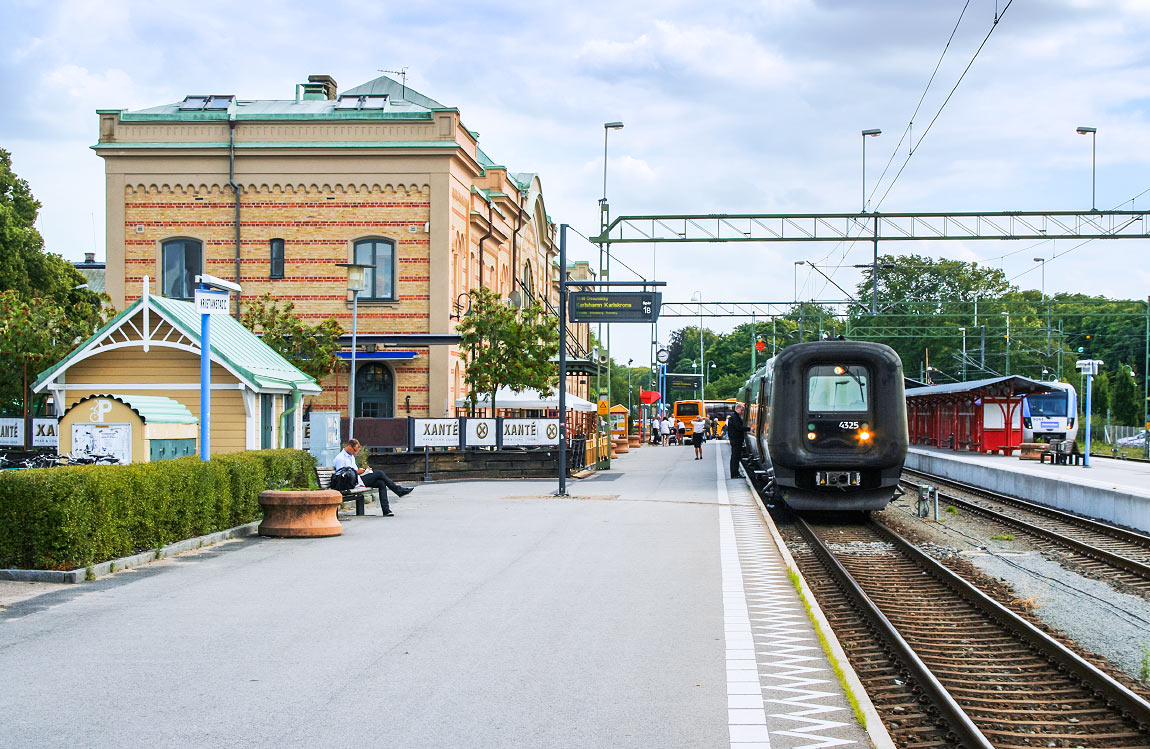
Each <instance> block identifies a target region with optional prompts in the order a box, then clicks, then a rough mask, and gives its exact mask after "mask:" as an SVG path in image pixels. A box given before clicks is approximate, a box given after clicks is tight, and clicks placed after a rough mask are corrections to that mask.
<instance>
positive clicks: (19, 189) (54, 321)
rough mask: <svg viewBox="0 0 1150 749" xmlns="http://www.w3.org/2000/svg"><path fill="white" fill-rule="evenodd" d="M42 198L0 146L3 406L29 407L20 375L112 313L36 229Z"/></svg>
mask: <svg viewBox="0 0 1150 749" xmlns="http://www.w3.org/2000/svg"><path fill="white" fill-rule="evenodd" d="M39 210H40V203H39V202H38V201H37V200H36V199H35V198H34V197H33V196H32V191H31V189H29V187H28V183H27V182H26V181H25V180H22V179H20V178H19V177H17V176H16V174H15V173H14V172H13V171H12V159H11V155H10V154H9V153H8V151H5V150H4V149H2V148H0V289H3V290H4V291H3V293H2V294H0V410H3V411H8V412H10V413H11V412H16V413H24V412H26V410H27V406H28V405H29V404H28V403H27V393H26V392H25V390H24V383H25V381H26V380H27V381H29V382H31V380H32V379H34V378H35V377H36V375H38V374H39V373H40V372H42V371H43V370H45V369H47V368H49V367H51V366H52V365H54V364H56V363H57V362H58V361H59V360H60V359H62V358H63V357H64V356H66V355H67V354H68V352H70V351H71V350H72V348H73V347H75V346H76V344H78V343H80V342H81V341H83V340H85V339H86V338H87V337H88V336H90V335H91V334H92V333H93V332H95V330H96V329H97V328H98V327H99V326H100V325H102V324H103V323H104V322H105V321H106V320H107V317H108V316H109V315H110V313H111V312H112V311H113V310H111V309H110V308H108V307H106V306H105V304H106V303H107V302H109V301H110V300H109V299H108V297H107V296H105V295H103V294H96V293H93V292H92V291H90V290H89V289H87V288H79V287H80V286H83V285H84V276H83V275H81V274H80V272H79V271H77V270H76V268H75V267H74V266H73V265H72V264H71V263H69V262H68V261H67V260H65V259H64V258H62V257H60V256H59V255H54V254H51V253H47V252H44V239H43V238H42V237H41V236H40V232H38V231H36V226H35V224H36V216H37V214H38V213H39Z"/></svg>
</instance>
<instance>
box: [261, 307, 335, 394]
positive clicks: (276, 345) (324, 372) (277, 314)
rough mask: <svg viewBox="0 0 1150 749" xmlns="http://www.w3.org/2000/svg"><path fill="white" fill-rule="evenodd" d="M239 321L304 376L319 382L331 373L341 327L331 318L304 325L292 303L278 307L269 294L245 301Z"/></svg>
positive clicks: (333, 368) (333, 369) (333, 367)
mask: <svg viewBox="0 0 1150 749" xmlns="http://www.w3.org/2000/svg"><path fill="white" fill-rule="evenodd" d="M241 322H242V323H243V324H244V327H246V328H247V329H248V330H250V331H252V332H253V333H262V335H263V342H264V343H266V344H267V345H269V346H271V347H272V348H273V349H275V350H276V351H277V352H278V353H279V354H280V355H281V356H282V357H283V358H285V359H287V360H288V361H290V362H291V363H292V364H294V365H295V366H296V367H298V368H299V369H300V370H301V371H302V372H303V373H304V374H306V375H310V376H311V377H314V378H315V379H316V380H322V379H323V378H324V377H327V376H328V375H329V374H331V373H332V372H334V371H335V368H336V365H337V364H338V362H339V357H338V354H339V348H340V345H339V337H340V336H341V335H343V328H341V327H340V325H339V323H338V322H336V319H335V318H334V317H329V318H328V319H326V320H324V321H323V322H321V323H319V324H318V325H308V324H307V323H305V322H304V321H303V320H302V319H300V317H299V315H297V314H296V313H295V305H294V304H292V303H291V302H288V303H286V304H285V305H284V306H283V307H280V306H279V303H278V302H277V301H276V300H275V299H274V298H273V297H272V295H271V294H264V295H263V296H262V297H260V298H259V299H257V300H255V301H254V302H248V304H247V305H246V306H245V307H244V313H243V317H242V320H241Z"/></svg>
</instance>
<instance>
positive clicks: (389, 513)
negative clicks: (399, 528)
mask: <svg viewBox="0 0 1150 749" xmlns="http://www.w3.org/2000/svg"><path fill="white" fill-rule="evenodd" d="M383 516H384V517H385V518H390V517H395V513H394V512H392V511H391V510H388V511H387V512H385V513H383Z"/></svg>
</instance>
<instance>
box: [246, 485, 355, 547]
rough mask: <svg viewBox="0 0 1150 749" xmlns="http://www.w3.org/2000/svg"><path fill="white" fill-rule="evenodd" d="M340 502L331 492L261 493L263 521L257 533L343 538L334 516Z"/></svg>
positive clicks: (336, 495)
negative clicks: (340, 536)
mask: <svg viewBox="0 0 1150 749" xmlns="http://www.w3.org/2000/svg"><path fill="white" fill-rule="evenodd" d="M342 501H343V498H342V497H341V495H340V493H339V492H337V491H332V490H330V489H316V490H310V491H298V492H284V491H266V492H260V496H259V502H260V509H262V510H263V511H264V519H263V522H262V523H260V527H259V528H258V529H257V532H258V533H259V534H260V535H261V536H275V537H278V538H317V537H321V536H339V535H342V534H343V526H342V525H340V524H339V518H338V517H337V516H336V510H337V509H338V508H339V506H340V503H341V502H342Z"/></svg>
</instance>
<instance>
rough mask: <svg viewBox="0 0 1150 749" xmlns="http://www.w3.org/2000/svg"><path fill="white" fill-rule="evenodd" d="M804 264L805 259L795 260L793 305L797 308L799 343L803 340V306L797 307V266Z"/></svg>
mask: <svg viewBox="0 0 1150 749" xmlns="http://www.w3.org/2000/svg"><path fill="white" fill-rule="evenodd" d="M806 264H807V261H806V260H796V261H795V306H796V307H798V309H799V341H798V342H799V343H802V342H803V308H802V307H799V266H800V265H806Z"/></svg>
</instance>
